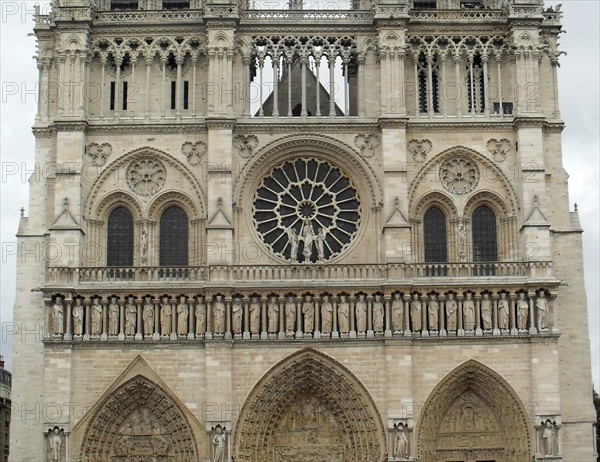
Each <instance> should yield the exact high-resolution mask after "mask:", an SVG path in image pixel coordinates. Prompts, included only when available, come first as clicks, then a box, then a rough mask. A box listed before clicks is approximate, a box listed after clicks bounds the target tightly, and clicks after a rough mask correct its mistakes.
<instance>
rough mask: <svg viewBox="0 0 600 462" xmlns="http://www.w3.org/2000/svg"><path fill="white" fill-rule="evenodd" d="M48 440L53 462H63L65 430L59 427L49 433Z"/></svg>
mask: <svg viewBox="0 0 600 462" xmlns="http://www.w3.org/2000/svg"><path fill="white" fill-rule="evenodd" d="M48 442H49V444H50V451H51V457H52V462H62V451H61V448H62V443H63V432H62V431H61V430H60V429H59V428H58V427H54V429H53V430H52V431H51V432H49V433H48Z"/></svg>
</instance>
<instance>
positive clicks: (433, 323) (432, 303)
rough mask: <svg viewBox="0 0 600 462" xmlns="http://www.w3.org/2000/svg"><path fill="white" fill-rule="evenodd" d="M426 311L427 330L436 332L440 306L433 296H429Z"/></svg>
mask: <svg viewBox="0 0 600 462" xmlns="http://www.w3.org/2000/svg"><path fill="white" fill-rule="evenodd" d="M427 311H428V315H429V330H433V331H436V330H438V329H439V313H440V304H439V302H438V301H437V298H436V296H435V294H431V296H430V297H429V305H428V306H427Z"/></svg>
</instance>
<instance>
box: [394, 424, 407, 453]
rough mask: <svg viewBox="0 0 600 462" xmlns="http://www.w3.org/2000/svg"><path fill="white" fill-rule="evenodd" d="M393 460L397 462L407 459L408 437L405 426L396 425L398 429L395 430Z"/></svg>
mask: <svg viewBox="0 0 600 462" xmlns="http://www.w3.org/2000/svg"><path fill="white" fill-rule="evenodd" d="M394 458H395V459H397V460H398V459H399V460H403V459H408V435H407V430H406V426H405V425H403V424H398V427H397V428H396V438H395V441H394Z"/></svg>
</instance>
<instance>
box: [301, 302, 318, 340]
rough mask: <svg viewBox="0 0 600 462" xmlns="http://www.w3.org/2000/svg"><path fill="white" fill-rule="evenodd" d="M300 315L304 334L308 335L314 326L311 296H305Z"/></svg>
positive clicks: (313, 308) (313, 306)
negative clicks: (302, 320) (301, 315)
mask: <svg viewBox="0 0 600 462" xmlns="http://www.w3.org/2000/svg"><path fill="white" fill-rule="evenodd" d="M302 314H303V315H304V332H305V333H308V334H310V333H311V332H312V331H313V330H314V326H315V304H314V302H313V300H312V295H307V296H306V299H305V301H304V303H303V304H302Z"/></svg>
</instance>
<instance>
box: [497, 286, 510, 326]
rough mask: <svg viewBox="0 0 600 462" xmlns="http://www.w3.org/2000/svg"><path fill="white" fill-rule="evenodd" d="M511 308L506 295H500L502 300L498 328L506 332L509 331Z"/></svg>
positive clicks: (499, 305)
mask: <svg viewBox="0 0 600 462" xmlns="http://www.w3.org/2000/svg"><path fill="white" fill-rule="evenodd" d="M509 313H510V308H509V304H508V300H507V299H506V293H505V292H502V293H501V294H500V300H498V328H500V329H503V330H506V329H508V323H509V316H510V315H509Z"/></svg>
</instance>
